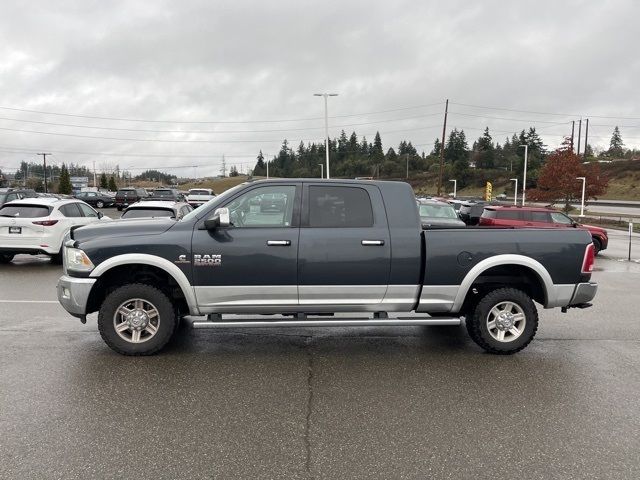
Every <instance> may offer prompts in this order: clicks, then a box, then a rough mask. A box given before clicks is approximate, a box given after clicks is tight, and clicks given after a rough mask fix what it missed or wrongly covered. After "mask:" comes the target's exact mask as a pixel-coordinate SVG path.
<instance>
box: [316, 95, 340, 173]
mask: <svg viewBox="0 0 640 480" xmlns="http://www.w3.org/2000/svg"><path fill="white" fill-rule="evenodd" d="M313 96H314V97H324V152H325V160H326V163H327V177H326V178H331V177H330V175H329V102H328V101H327V99H328V98H329V97H337V96H338V94H337V93H314V94H313Z"/></svg>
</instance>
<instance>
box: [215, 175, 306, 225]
mask: <svg viewBox="0 0 640 480" xmlns="http://www.w3.org/2000/svg"><path fill="white" fill-rule="evenodd" d="M295 195H296V187H295V186H293V185H274V186H269V187H259V188H254V189H253V190H251V191H249V192H247V193H245V194H244V195H241V196H239V197H238V198H236V199H234V200H233V201H231V202H230V203H228V204H227V205H225V206H226V207H227V208H228V209H229V216H230V220H231V224H232V225H233V226H234V227H240V228H242V227H290V226H291V221H292V218H293V201H294V198H295Z"/></svg>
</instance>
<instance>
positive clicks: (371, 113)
mask: <svg viewBox="0 0 640 480" xmlns="http://www.w3.org/2000/svg"><path fill="white" fill-rule="evenodd" d="M443 103H444V102H439V103H428V104H422V105H415V106H409V107H399V108H393V109H388V110H378V111H375V112H363V113H351V114H344V115H336V116H333V117H329V118H347V117H362V116H366V115H375V114H378V113H389V112H398V111H402V110H412V109H417V108H427V107H433V106H437V105H442V104H443ZM0 110H10V111H13V112H25V113H38V114H42V115H56V116H62V117H74V118H89V119H93V120H111V121H119V122H138V123H174V124H179V123H182V124H194V125H196V124H223V123H224V124H248V123H284V122H306V121H312V120H322V119H323V118H324V117H311V118H292V119H270V120H218V121H186V120H149V119H139V118H118V117H100V116H94V115H81V114H73V113H60V112H45V111H42V110H29V109H26V108H12V107H3V106H0Z"/></svg>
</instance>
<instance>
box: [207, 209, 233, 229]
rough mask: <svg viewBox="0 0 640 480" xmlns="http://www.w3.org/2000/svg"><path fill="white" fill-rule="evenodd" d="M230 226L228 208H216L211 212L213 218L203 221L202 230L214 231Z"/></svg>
mask: <svg viewBox="0 0 640 480" xmlns="http://www.w3.org/2000/svg"><path fill="white" fill-rule="evenodd" d="M229 225H231V220H230V218H229V209H228V208H217V209H216V211H215V212H213V217H211V218H207V219H206V220H205V221H204V228H206V229H207V230H215V229H216V228H218V227H228V226H229Z"/></svg>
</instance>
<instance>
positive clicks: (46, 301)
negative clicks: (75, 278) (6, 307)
mask: <svg viewBox="0 0 640 480" xmlns="http://www.w3.org/2000/svg"><path fill="white" fill-rule="evenodd" d="M0 303H59V302H58V301H57V300H0Z"/></svg>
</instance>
